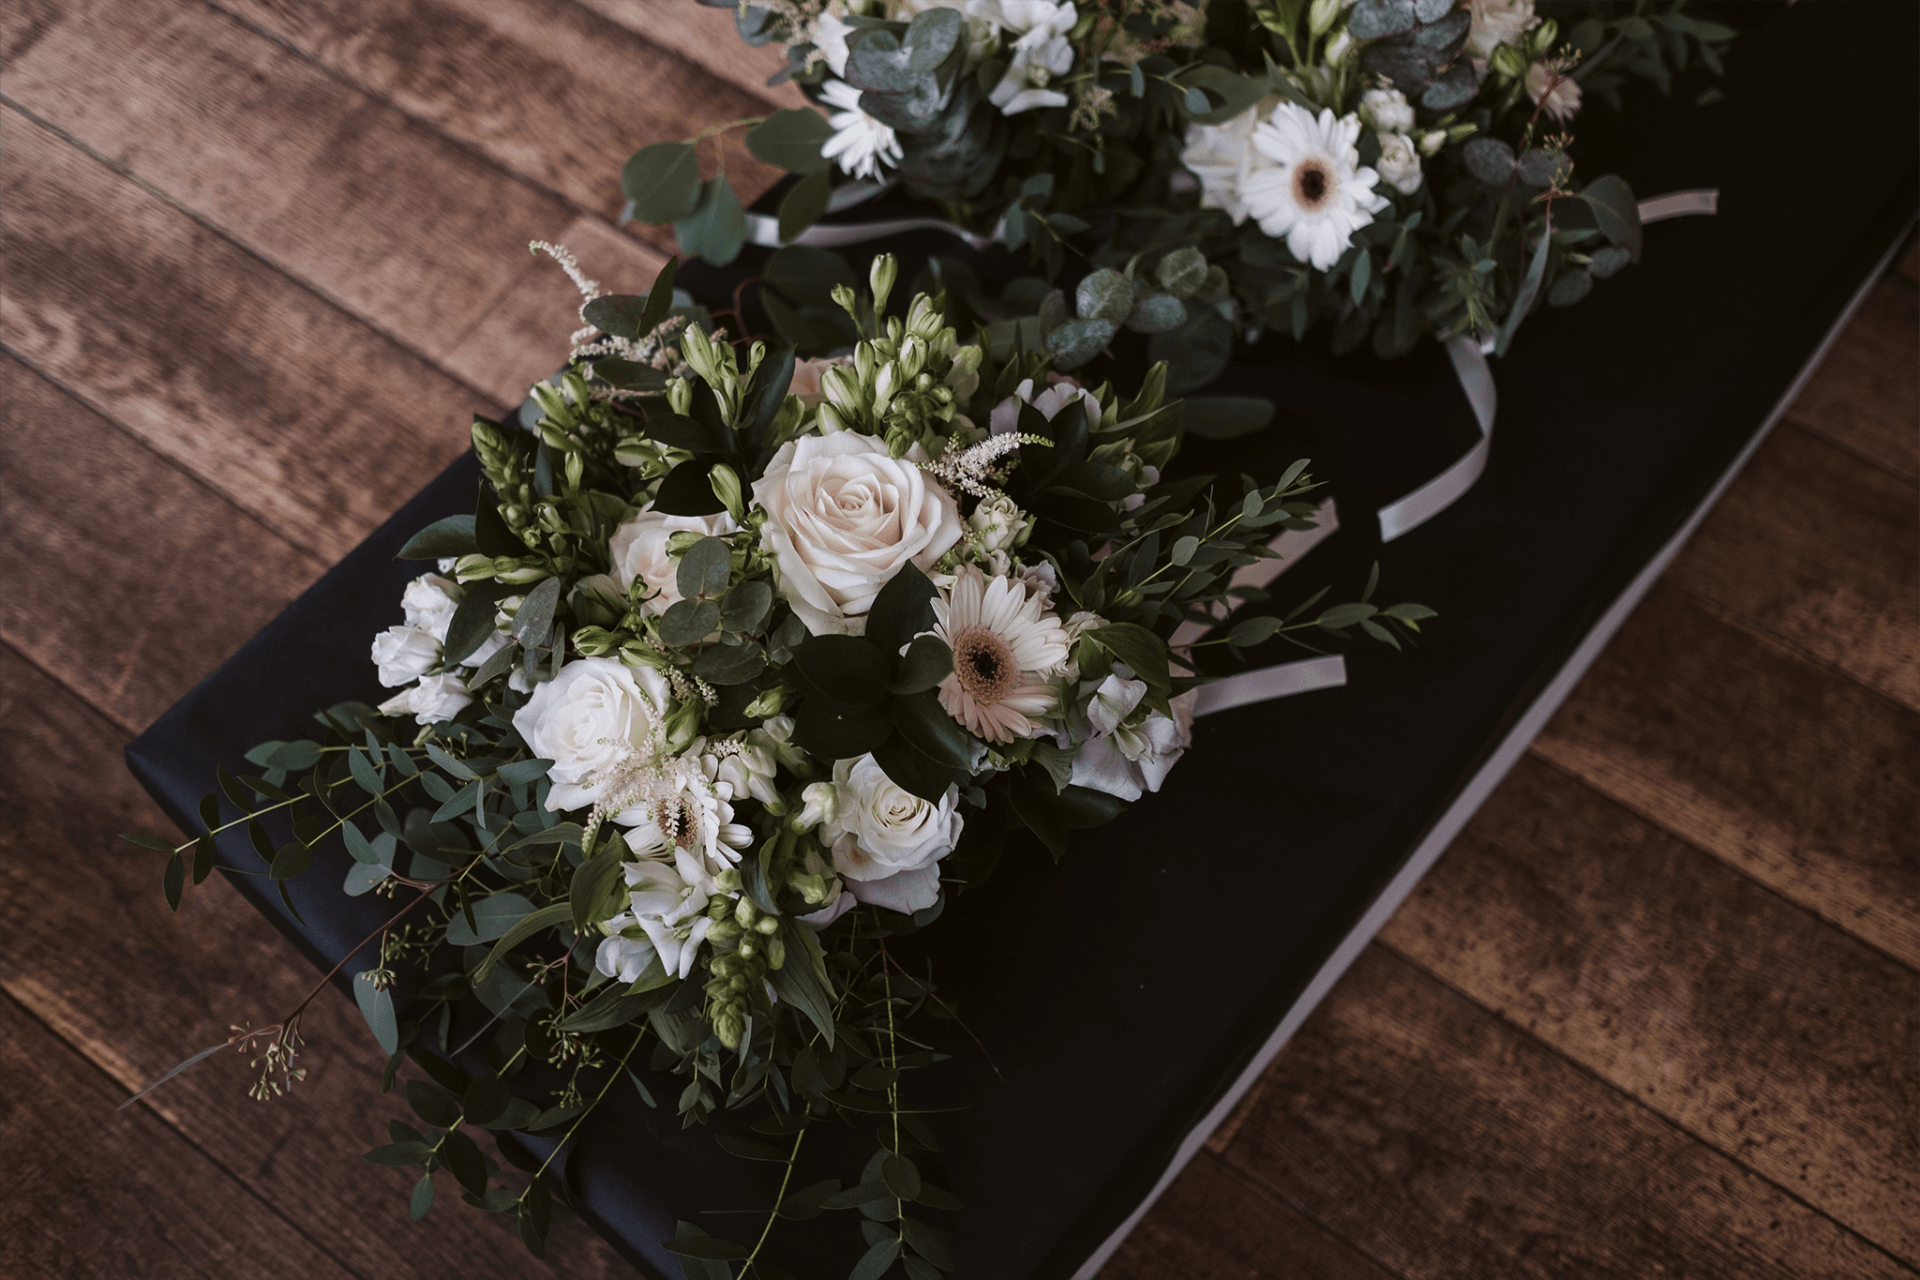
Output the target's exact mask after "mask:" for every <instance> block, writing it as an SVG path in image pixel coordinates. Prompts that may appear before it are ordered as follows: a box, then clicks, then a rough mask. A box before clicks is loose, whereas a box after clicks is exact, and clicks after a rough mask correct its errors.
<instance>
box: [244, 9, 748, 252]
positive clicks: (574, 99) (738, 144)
mask: <svg viewBox="0 0 1920 1280" xmlns="http://www.w3.org/2000/svg"><path fill="white" fill-rule="evenodd" d="M220 3H221V5H222V7H223V8H226V9H227V10H229V11H230V12H232V13H234V14H236V15H237V16H239V17H241V18H243V19H245V20H246V21H248V22H250V23H252V24H254V25H255V26H257V27H258V28H259V29H260V30H261V31H263V32H266V33H268V34H270V35H272V36H274V37H275V38H276V39H280V40H284V41H286V42H287V44H288V45H289V46H291V47H292V48H294V49H296V50H298V51H300V52H301V53H303V54H305V55H307V56H309V57H311V58H313V59H314V60H316V61H317V62H319V63H320V64H321V65H323V66H325V67H327V68H329V69H331V70H333V71H335V72H337V73H339V74H340V75H342V76H344V77H346V78H347V79H348V80H350V81H352V82H353V83H355V84H358V85H360V86H362V87H364V88H366V89H368V90H370V91H372V92H374V93H377V94H379V95H381V96H383V97H386V98H388V99H390V100H391V101H392V102H393V103H394V104H395V105H397V106H398V107H400V109H401V110H403V111H406V112H407V113H408V114H410V115H412V116H414V117H415V118H417V119H419V120H420V121H422V122H423V123H426V124H428V125H431V126H432V127H433V128H435V129H437V130H439V131H440V132H442V133H444V134H445V135H446V136H448V137H449V138H453V139H455V140H457V141H459V142H461V143H464V144H466V145H468V146H470V147H472V148H474V149H475V150H476V151H478V152H479V153H480V154H481V155H484V156H486V157H487V158H488V159H489V160H491V161H493V162H494V163H495V164H497V165H499V166H501V167H502V168H503V169H505V170H507V171H508V172H510V173H513V174H516V175H518V176H520V177H522V178H525V179H528V180H530V181H532V182H534V183H537V184H538V185H540V186H541V187H544V188H545V189H547V190H549V191H552V192H556V193H558V194H559V195H561V196H563V197H565V198H566V199H567V200H569V201H571V202H572V203H573V204H574V205H575V206H576V207H577V208H578V209H579V210H581V211H583V212H592V213H596V214H599V215H600V216H601V217H604V218H614V217H617V216H618V215H619V213H620V210H621V207H622V206H623V205H624V204H625V199H624V198H623V197H622V196H621V194H620V166H621V165H623V164H625V163H626V160H627V157H628V156H630V155H632V154H633V152H634V151H635V150H637V149H638V148H639V147H640V146H642V145H644V144H646V143H649V142H671V141H676V140H679V139H683V138H689V137H692V136H693V135H694V134H696V133H698V132H700V131H701V130H703V129H706V128H708V127H709V126H712V125H719V124H725V123H727V122H729V121H732V120H739V119H743V118H746V117H749V116H761V115H765V114H766V113H767V111H768V109H769V107H770V104H769V103H768V101H767V100H766V99H765V98H763V97H760V96H758V95H755V94H747V93H743V92H742V91H741V90H740V89H739V88H737V87H736V86H735V85H733V84H730V83H728V82H727V81H725V80H722V79H719V78H717V77H715V76H713V75H711V74H709V73H708V72H707V71H705V70H703V69H701V68H700V67H696V66H692V65H689V64H688V63H686V62H683V61H681V60H680V59H679V58H676V57H674V56H673V55H671V54H669V53H668V52H666V51H665V50H663V49H661V48H659V47H658V46H656V45H653V44H650V43H648V42H647V41H645V40H642V39H641V38H640V37H638V36H636V35H635V34H634V33H633V32H632V31H629V30H627V29H626V28H625V27H622V26H619V25H618V24H616V23H612V22H608V21H607V20H605V19H604V18H601V17H600V16H598V15H597V14H594V13H590V12H588V11H587V10H585V9H583V8H581V7H579V6H578V5H575V4H572V3H569V2H568V0H518V2H517V3H513V4H501V3H499V2H498V0H397V2H396V0H333V2H332V3H329V4H320V5H316V4H303V3H286V2H285V0H220ZM660 7H661V8H663V9H665V8H668V7H670V6H668V5H664V4H663V5H661V6H660ZM671 7H676V8H677V7H679V6H678V5H674V6H671ZM689 7H691V6H690V5H689ZM733 42H734V43H736V44H738V43H739V40H738V37H734V38H733ZM742 136H743V135H742V132H741V131H740V130H737V129H736V130H733V131H731V132H729V133H727V134H726V135H725V136H724V137H723V138H722V139H721V140H720V141H719V142H718V143H716V144H711V145H709V146H707V147H705V148H703V149H702V151H703V157H702V158H703V159H704V161H705V162H706V165H707V171H708V173H709V174H711V173H712V172H713V169H714V166H715V164H716V163H717V162H718V160H719V159H720V158H721V157H724V159H725V163H726V169H727V173H728V174H729V175H730V176H731V177H732V178H733V181H734V185H735V186H736V188H738V189H739V191H740V195H741V197H742V199H744V200H747V201H751V200H752V199H753V198H754V197H756V196H758V195H759V194H760V192H761V191H763V190H765V189H766V187H767V186H768V185H770V184H771V183H772V182H773V181H774V180H775V179H776V178H778V177H779V176H780V172H779V171H778V170H776V169H771V168H768V167H767V166H766V165H763V164H761V163H760V162H759V161H757V160H755V159H754V158H753V157H752V156H751V155H749V154H748V153H747V150H746V145H745V143H744V142H743V141H742ZM636 232H637V233H639V234H642V235H645V236H646V237H648V238H650V239H651V240H652V241H653V242H654V243H655V244H657V245H659V246H661V247H662V248H668V249H670V248H671V247H672V243H673V235H672V231H671V229H670V228H659V229H657V230H650V229H644V228H636Z"/></svg>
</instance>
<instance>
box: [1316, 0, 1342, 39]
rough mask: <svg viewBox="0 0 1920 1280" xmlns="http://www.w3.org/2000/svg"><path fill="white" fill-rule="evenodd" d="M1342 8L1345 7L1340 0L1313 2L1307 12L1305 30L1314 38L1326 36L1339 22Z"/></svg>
mask: <svg viewBox="0 0 1920 1280" xmlns="http://www.w3.org/2000/svg"><path fill="white" fill-rule="evenodd" d="M1343 8H1345V6H1344V5H1343V4H1342V3H1341V0H1313V5H1312V7H1311V8H1309V9H1308V10H1307V29H1308V30H1309V31H1311V32H1312V33H1313V34H1314V35H1315V36H1323V35H1325V34H1327V32H1329V31H1331V30H1332V29H1333V24H1334V23H1335V22H1337V21H1338V20H1339V18H1340V11H1341V9H1343Z"/></svg>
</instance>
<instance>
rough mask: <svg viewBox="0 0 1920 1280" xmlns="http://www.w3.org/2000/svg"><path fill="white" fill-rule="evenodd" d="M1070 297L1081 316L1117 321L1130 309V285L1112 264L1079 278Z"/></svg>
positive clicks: (1131, 286) (1085, 318)
mask: <svg viewBox="0 0 1920 1280" xmlns="http://www.w3.org/2000/svg"><path fill="white" fill-rule="evenodd" d="M1073 301H1074V307H1075V309H1076V310H1078V311H1079V313H1080V318H1081V319H1082V320H1110V321H1112V322H1113V323H1114V324H1119V323H1120V322H1121V321H1123V320H1125V319H1126V318H1127V317H1128V316H1129V315H1131V314H1132V313H1133V285H1132V283H1131V282H1129V281H1128V279H1127V278H1126V277H1125V276H1123V275H1121V274H1120V273H1119V272H1118V271H1115V270H1114V269H1113V268H1112V267H1102V268H1101V269H1100V270H1098V271H1096V272H1094V273H1093V274H1092V275H1090V276H1088V277H1087V278H1086V279H1084V280H1082V281H1081V282H1080V287H1079V288H1078V289H1075V290H1074V293H1073Z"/></svg>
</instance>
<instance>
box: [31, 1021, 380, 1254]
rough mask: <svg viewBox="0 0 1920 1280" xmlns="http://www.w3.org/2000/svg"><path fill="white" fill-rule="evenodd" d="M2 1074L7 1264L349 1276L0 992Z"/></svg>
mask: <svg viewBox="0 0 1920 1280" xmlns="http://www.w3.org/2000/svg"><path fill="white" fill-rule="evenodd" d="M0 1079H3V1080H5V1081H6V1082H7V1087H6V1088H5V1089H0V1133H5V1134H6V1135H7V1171H6V1174H5V1175H4V1187H5V1194H4V1195H0V1271H5V1272H6V1274H8V1275H12V1276H21V1277H25V1276H35V1277H56V1276H108V1275H117V1276H134V1275H137V1276H151V1277H155V1278H156V1280H173V1278H174V1277H224V1276H231V1277H235V1278H236V1280H238V1278H239V1277H255V1276H260V1275H274V1274H280V1275H293V1276H303V1277H304V1276H313V1277H315V1278H316V1280H335V1278H336V1277H337V1278H338V1280H347V1278H348V1277H350V1276H352V1274H353V1273H352V1272H351V1271H349V1270H347V1269H346V1268H345V1267H343V1266H341V1265H340V1263H339V1262H338V1260H336V1259H335V1258H334V1257H332V1256H331V1254H330V1251H329V1250H328V1248H327V1246H326V1245H325V1244H324V1243H321V1242H319V1241H316V1240H314V1239H312V1238H311V1237H308V1236H305V1235H303V1234H302V1233H301V1232H300V1231H298V1230H297V1229H296V1228H294V1227H293V1226H292V1225H290V1224H289V1223H288V1222H287V1221H286V1220H285V1219H284V1218H282V1217H280V1216H279V1214H277V1213H275V1212H274V1210H273V1208H272V1206H271V1205H269V1204H267V1203H265V1202H264V1201H262V1200H261V1199H259V1198H258V1197H257V1196H256V1195H255V1194H254V1193H253V1192H252V1191H251V1190H250V1189H249V1188H248V1187H247V1186H246V1184H245V1183H243V1182H240V1181H238V1180H237V1179H235V1178H233V1177H232V1176H230V1175H229V1174H228V1173H226V1171H224V1170H222V1169H221V1168H220V1167H219V1166H218V1165H216V1164H214V1163H213V1162H212V1161H211V1160H209V1159H207V1157H206V1156H204V1155H202V1154H201V1153H200V1152H199V1151H196V1150H195V1149H194V1148H193V1146H192V1145H191V1144H190V1143H188V1142H187V1141H186V1140H185V1139H184V1138H182V1137H180V1136H179V1135H178V1134H175V1133H172V1132H169V1131H168V1129H167V1128H166V1126H165V1125H164V1124H162V1123H161V1122H160V1121H159V1120H157V1119H155V1118H154V1117H153V1115H152V1114H151V1113H148V1112H146V1111H140V1110H133V1111H124V1112H123V1111H118V1110H116V1109H115V1108H117V1107H118V1106H119V1104H120V1102H121V1101H122V1100H123V1099H124V1098H125V1096H126V1095H125V1093H124V1092H122V1091H121V1090H119V1089H116V1088H114V1087H113V1086H112V1085H111V1084H109V1083H108V1081H107V1080H106V1079H104V1078H103V1077H102V1076H101V1075H100V1073H99V1072H98V1071H96V1070H94V1069H93V1067H92V1066H91V1065H90V1064H88V1063H87V1062H86V1061H85V1060H84V1059H82V1058H81V1057H80V1055H79V1054H77V1053H75V1052H74V1051H73V1050H72V1049H71V1048H69V1047H68V1046H66V1045H65V1044H62V1043H61V1042H60V1040H59V1039H58V1038H57V1037H56V1036H54V1035H53V1034H52V1033H51V1032H49V1031H48V1030H47V1029H46V1028H45V1027H43V1026H41V1025H40V1024H39V1023H38V1022H35V1021H34V1020H33V1018H32V1017H30V1016H29V1015H28V1014H27V1012H26V1011H25V1010H24V1009H22V1008H21V1007H20V1006H19V1005H17V1004H15V1003H14V1002H13V1001H11V1000H8V999H6V998H4V997H0ZM109 1224H110V1229H107V1228H108V1227H109Z"/></svg>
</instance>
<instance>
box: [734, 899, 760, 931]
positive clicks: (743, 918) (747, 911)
mask: <svg viewBox="0 0 1920 1280" xmlns="http://www.w3.org/2000/svg"><path fill="white" fill-rule="evenodd" d="M759 914H760V912H759V910H758V909H757V908H756V907H755V906H754V905H753V900H752V899H751V898H742V899H740V901H739V902H738V903H736V904H735V905H734V908H733V918H734V919H735V920H738V921H739V922H740V927H741V928H743V929H751V928H752V927H753V921H754V918H755V917H756V916H758V915H759Z"/></svg>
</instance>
